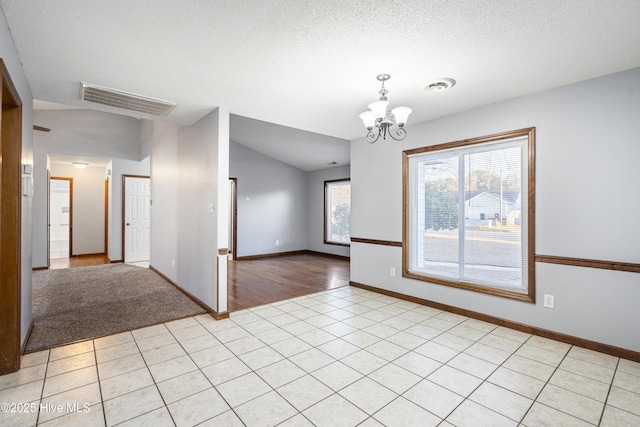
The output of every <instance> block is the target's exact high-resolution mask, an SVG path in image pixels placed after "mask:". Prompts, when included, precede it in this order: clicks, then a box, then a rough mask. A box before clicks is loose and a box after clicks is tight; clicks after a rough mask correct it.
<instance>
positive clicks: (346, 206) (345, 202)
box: [324, 179, 351, 246]
mask: <svg viewBox="0 0 640 427" xmlns="http://www.w3.org/2000/svg"><path fill="white" fill-rule="evenodd" d="M324 243H328V244H334V245H345V246H347V245H349V244H350V243H351V182H350V180H348V179H339V180H333V181H325V182H324Z"/></svg>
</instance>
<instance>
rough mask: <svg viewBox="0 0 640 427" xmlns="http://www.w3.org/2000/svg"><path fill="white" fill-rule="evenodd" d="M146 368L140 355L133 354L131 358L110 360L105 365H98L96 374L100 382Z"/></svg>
mask: <svg viewBox="0 0 640 427" xmlns="http://www.w3.org/2000/svg"><path fill="white" fill-rule="evenodd" d="M146 367H147V365H146V364H145V362H144V359H143V358H142V355H141V354H134V355H131V356H126V357H121V358H120V359H115V360H110V361H108V362H105V363H100V364H99V365H98V372H99V373H100V380H105V379H107V378H112V377H117V376H118V375H122V374H126V373H127V372H132V371H136V370H138V369H142V368H146Z"/></svg>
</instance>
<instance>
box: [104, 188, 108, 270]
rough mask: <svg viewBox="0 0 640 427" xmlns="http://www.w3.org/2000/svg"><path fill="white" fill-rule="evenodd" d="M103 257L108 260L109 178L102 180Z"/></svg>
mask: <svg viewBox="0 0 640 427" xmlns="http://www.w3.org/2000/svg"><path fill="white" fill-rule="evenodd" d="M104 256H106V257H107V258H109V177H107V178H105V179H104Z"/></svg>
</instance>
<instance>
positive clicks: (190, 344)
mask: <svg viewBox="0 0 640 427" xmlns="http://www.w3.org/2000/svg"><path fill="white" fill-rule="evenodd" d="M180 345H181V346H182V348H184V350H185V351H186V352H187V353H189V354H191V353H195V352H197V351H200V350H204V349H207V348H212V347H218V346H220V345H221V343H220V341H218V340H217V339H216V338H215V337H214V336H213V335H210V334H207V335H202V336H199V337H195V338H190V339H187V340H182V341H180Z"/></svg>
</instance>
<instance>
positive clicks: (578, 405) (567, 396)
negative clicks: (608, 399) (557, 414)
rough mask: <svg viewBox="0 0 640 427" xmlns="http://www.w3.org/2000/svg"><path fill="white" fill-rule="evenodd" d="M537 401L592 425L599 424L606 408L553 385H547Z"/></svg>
mask: <svg viewBox="0 0 640 427" xmlns="http://www.w3.org/2000/svg"><path fill="white" fill-rule="evenodd" d="M537 401H538V402H540V403H542V404H544V405H547V406H550V407H552V408H555V409H557V410H559V411H562V412H565V413H567V414H569V415H572V416H574V417H576V418H580V419H581V420H584V421H587V422H589V423H591V424H598V421H599V420H600V415H601V414H602V410H603V408H604V403H602V402H598V401H597V400H594V399H590V398H588V397H586V396H582V395H579V394H577V393H574V392H572V391H569V390H566V389H563V388H560V387H557V386H555V385H553V384H547V385H546V386H545V387H544V389H543V390H542V393H540V396H539V397H538V399H537Z"/></svg>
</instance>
